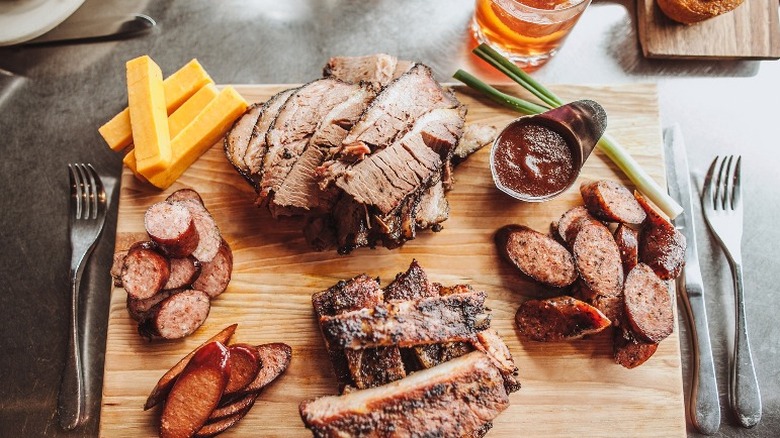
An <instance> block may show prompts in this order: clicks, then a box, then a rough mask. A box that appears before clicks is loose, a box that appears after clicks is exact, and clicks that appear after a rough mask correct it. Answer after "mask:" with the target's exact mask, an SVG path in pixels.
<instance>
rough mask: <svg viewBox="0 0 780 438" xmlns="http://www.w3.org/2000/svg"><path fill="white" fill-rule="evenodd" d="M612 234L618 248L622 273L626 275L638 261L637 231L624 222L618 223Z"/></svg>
mask: <svg viewBox="0 0 780 438" xmlns="http://www.w3.org/2000/svg"><path fill="white" fill-rule="evenodd" d="M613 236H614V237H615V243H617V246H618V249H619V250H620V260H621V261H622V262H623V274H625V275H628V273H629V272H631V270H632V269H634V266H636V264H637V263H639V232H637V231H636V230H635V229H633V228H631V227H629V226H627V225H625V224H619V225H618V226H617V228H615V233H614V234H613Z"/></svg>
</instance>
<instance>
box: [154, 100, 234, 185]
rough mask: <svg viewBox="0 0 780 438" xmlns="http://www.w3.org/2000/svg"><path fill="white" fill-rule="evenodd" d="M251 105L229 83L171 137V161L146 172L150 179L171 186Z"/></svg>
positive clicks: (155, 182) (155, 183) (158, 183)
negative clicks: (155, 170) (162, 168)
mask: <svg viewBox="0 0 780 438" xmlns="http://www.w3.org/2000/svg"><path fill="white" fill-rule="evenodd" d="M248 106H249V104H248V103H247V101H246V99H244V98H243V97H242V96H241V95H240V94H238V92H237V91H236V90H235V89H234V88H233V87H230V86H228V87H225V88H224V89H223V90H222V91H221V92H220V93H219V95H218V96H217V98H216V99H214V100H212V101H211V102H209V104H208V105H206V107H205V108H204V109H203V111H201V112H200V113H199V114H198V115H197V116H196V117H195V118H194V119H192V121H191V122H190V123H189V124H188V125H187V126H186V127H185V128H184V129H182V131H181V132H179V134H178V135H176V137H175V138H174V139H173V140H171V150H172V152H173V162H172V163H171V165H170V166H169V167H168V168H167V169H165V170H163V171H161V172H159V173H156V174H151V175H144V176H145V177H146V179H147V180H148V181H149V182H150V183H151V184H152V185H154V186H155V187H158V188H160V189H166V188H168V187H170V186H171V184H173V183H174V181H176V180H177V179H178V178H179V177H180V176H181V174H182V173H184V171H185V170H187V168H189V167H190V166H191V165H192V163H194V162H195V160H197V159H198V158H199V157H200V156H201V155H203V153H204V152H206V151H207V150H208V149H209V148H210V147H211V146H213V145H214V143H216V142H217V141H219V139H220V138H221V137H222V136H224V135H225V133H226V132H227V131H228V129H230V127H231V126H232V124H233V122H234V121H235V120H236V118H238V117H239V116H240V115H241V114H243V113H244V111H246V109H247V107H248Z"/></svg>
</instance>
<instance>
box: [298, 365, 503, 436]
mask: <svg viewBox="0 0 780 438" xmlns="http://www.w3.org/2000/svg"><path fill="white" fill-rule="evenodd" d="M508 406H509V396H508V394H507V391H506V389H505V387H504V380H503V378H502V376H501V373H500V372H499V371H498V369H497V368H496V367H495V366H494V365H493V362H492V361H491V359H490V358H488V357H487V356H486V355H485V354H484V353H482V352H479V351H474V352H471V353H469V354H466V355H465V356H461V357H459V358H456V359H453V360H451V361H449V362H445V363H442V364H440V365H438V366H436V367H434V368H430V369H427V370H423V371H419V372H417V373H414V374H411V375H409V376H408V377H406V378H405V379H402V380H399V381H397V382H393V383H390V384H387V385H384V386H380V387H376V388H369V389H364V390H361V391H352V392H350V393H348V394H345V395H341V396H325V397H320V398H318V399H314V400H308V401H304V402H303V403H301V405H300V408H299V409H300V414H301V418H302V419H303V422H304V424H305V425H306V427H307V428H309V429H310V430H311V431H312V432H313V434H314V436H316V437H338V436H360V437H384V436H391V435H392V436H432V437H433V436H437V437H438V436H441V437H460V436H470V435H472V434H474V433H475V432H478V431H481V430H482V429H483V428H484V426H485V425H486V424H487V423H489V422H490V421H491V420H493V419H494V418H496V417H497V416H498V414H500V413H501V412H502V411H503V410H504V409H506V408H507V407H508Z"/></svg>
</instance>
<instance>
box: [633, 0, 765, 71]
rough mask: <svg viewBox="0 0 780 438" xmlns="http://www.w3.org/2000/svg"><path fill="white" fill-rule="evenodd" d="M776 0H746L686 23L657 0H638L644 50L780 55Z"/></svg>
mask: <svg viewBox="0 0 780 438" xmlns="http://www.w3.org/2000/svg"><path fill="white" fill-rule="evenodd" d="M777 10H778V9H777V0H749V1H748V0H746V1H745V2H744V3H743V4H742V5H740V6H739V7H737V8H736V9H734V10H733V11H731V12H728V13H726V14H723V15H719V16H717V17H714V18H711V19H709V20H705V21H702V22H699V23H696V24H692V25H689V26H686V25H684V24H680V23H676V22H674V21H672V20H670V19H669V18H668V17H667V16H666V15H664V13H663V12H662V11H661V9H660V8H659V7H658V5H657V3H656V0H637V23H638V26H639V41H640V42H641V43H642V52H643V53H644V55H645V56H646V57H648V58H694V59H778V58H780V18H778V13H777Z"/></svg>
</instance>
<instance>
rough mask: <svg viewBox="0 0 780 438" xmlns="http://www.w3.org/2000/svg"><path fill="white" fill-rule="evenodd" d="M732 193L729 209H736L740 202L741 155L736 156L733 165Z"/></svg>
mask: <svg viewBox="0 0 780 438" xmlns="http://www.w3.org/2000/svg"><path fill="white" fill-rule="evenodd" d="M733 185H734V189H733V190H734V191H733V194H732V195H731V208H732V209H736V208H738V207H739V205H740V202H742V155H737V164H735V165H734V178H733Z"/></svg>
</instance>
